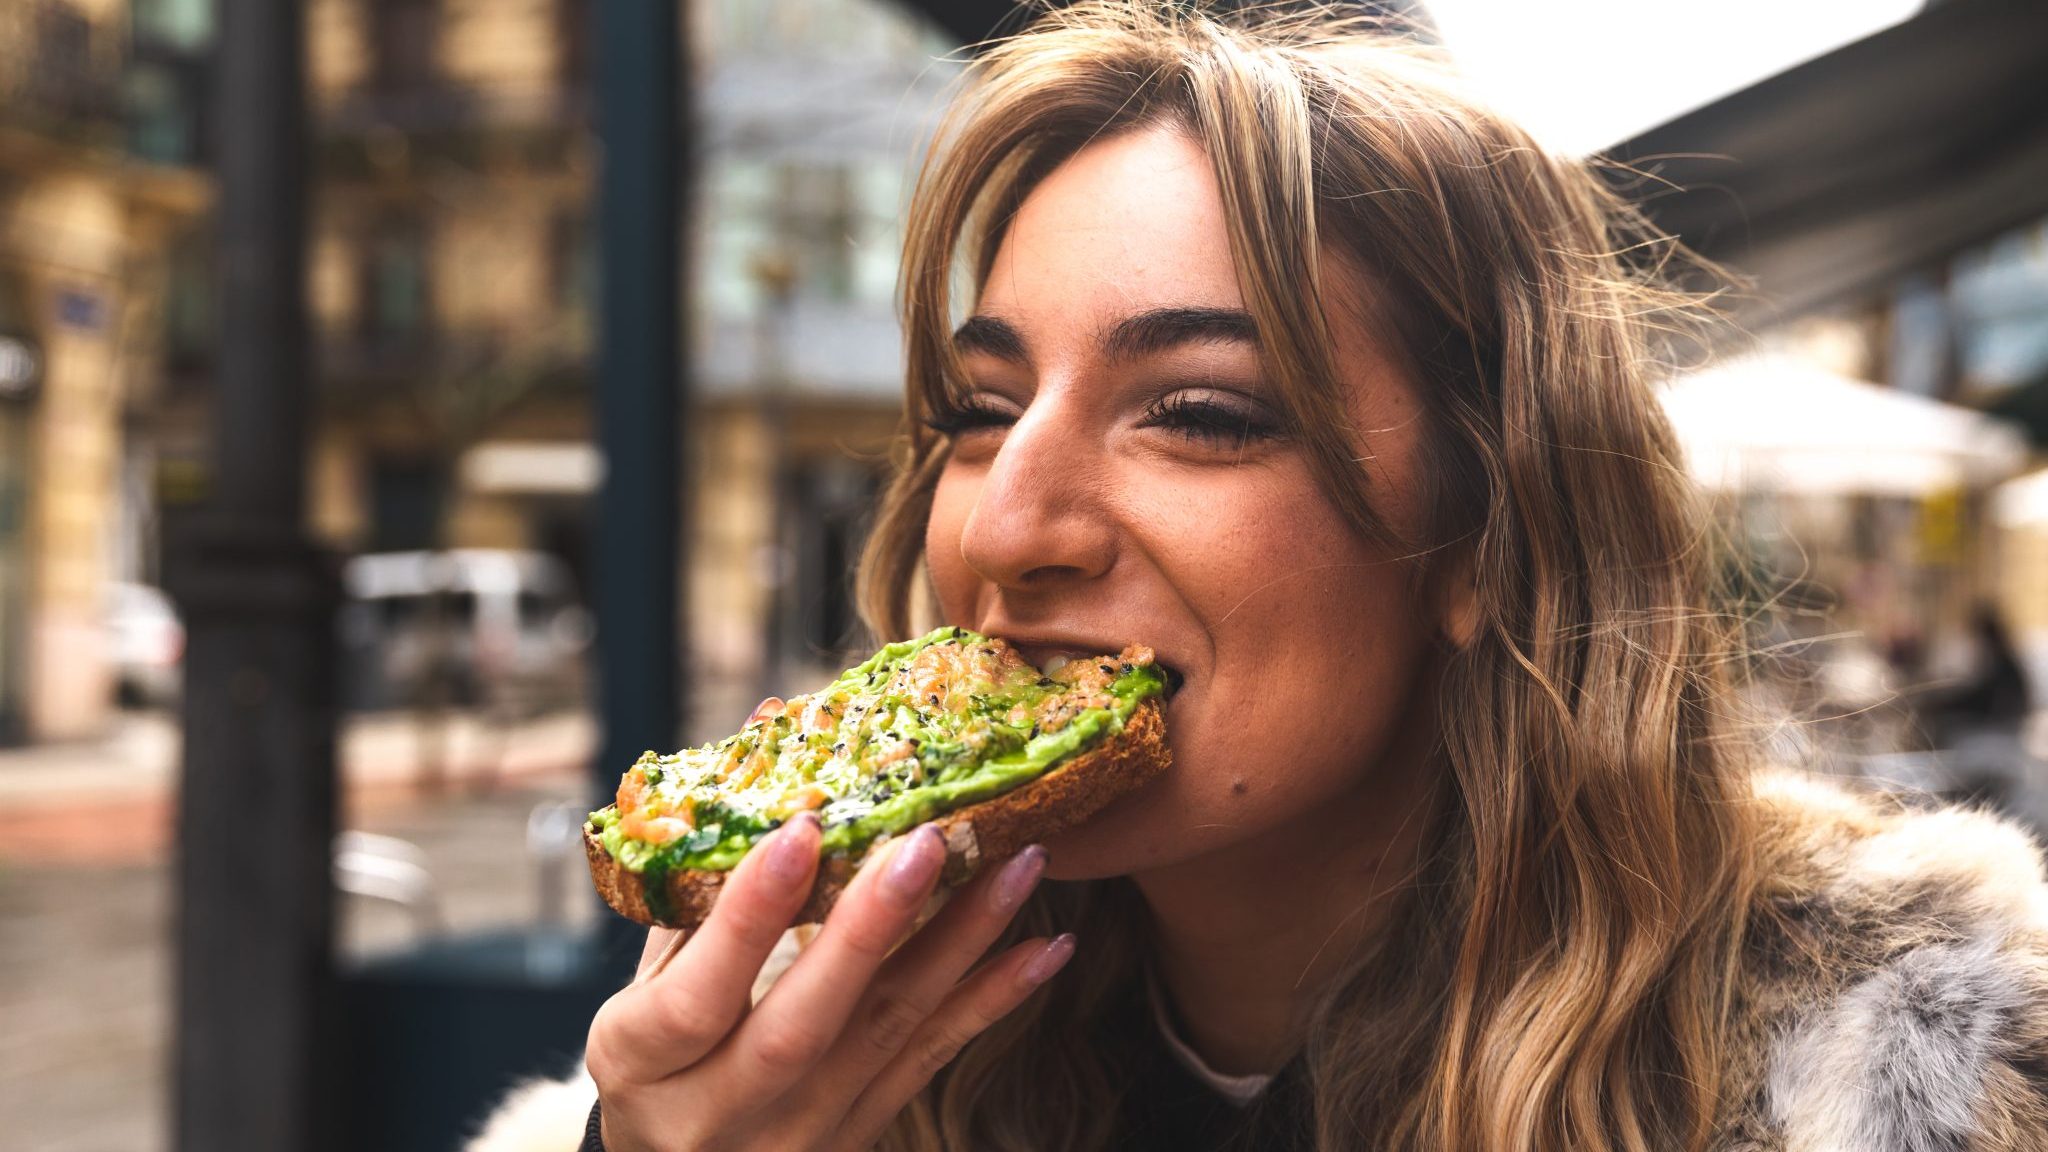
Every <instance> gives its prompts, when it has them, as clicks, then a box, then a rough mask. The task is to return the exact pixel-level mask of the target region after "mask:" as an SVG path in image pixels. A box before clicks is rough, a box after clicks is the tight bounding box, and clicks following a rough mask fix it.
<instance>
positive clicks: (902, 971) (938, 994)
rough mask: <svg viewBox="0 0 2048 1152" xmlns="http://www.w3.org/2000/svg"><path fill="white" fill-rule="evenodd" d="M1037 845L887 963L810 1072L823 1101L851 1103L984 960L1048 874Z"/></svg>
mask: <svg viewBox="0 0 2048 1152" xmlns="http://www.w3.org/2000/svg"><path fill="white" fill-rule="evenodd" d="M1045 863H1046V854H1045V849H1043V848H1040V847H1038V846H1037V845H1033V846H1031V847H1029V848H1026V849H1025V850H1024V851H1022V852H1019V853H1018V854H1017V855H1015V856H1013V857H1011V858H1010V859H1009V860H1007V861H1004V863H1003V865H1002V866H1001V867H1000V868H996V869H994V870H992V871H991V872H989V873H987V874H985V875H983V876H981V877H979V878H977V879H976V880H975V882H974V883H972V884H970V885H968V886H967V887H966V888H965V889H963V890H962V891H961V892H960V893H959V894H958V895H956V896H954V897H953V899H952V900H951V901H949V902H948V903H947V904H946V907H945V909H944V910H943V911H941V912H940V913H939V914H938V915H937V916H936V917H934V918H933V919H932V921H931V922H930V923H928V924H926V925H925V926H924V927H922V928H920V929H918V931H917V934H916V935H915V936H913V937H911V938H910V940H909V941H908V942H906V943H905V944H904V945H903V947H901V948H900V949H898V950H897V951H896V953H895V955H893V956H891V957H890V958H889V961H888V963H887V964H886V965H884V966H883V968H882V971H881V974H880V975H878V976H877V977H876V978H875V982H874V985H873V986H872V987H871V988H869V989H868V992H867V995H866V996H864V997H862V999H861V1002H860V1006H859V1007H858V1008H857V1009H856V1010H855V1011H854V1014H853V1016H852V1018H851V1019H849V1020H848V1021H847V1026H846V1030H845V1031H844V1032H843V1033H842V1034H841V1035H840V1037H839V1039H838V1040H837V1041H835V1042H834V1044H833V1046H832V1051H831V1054H830V1055H829V1056H828V1057H827V1058H826V1060H825V1062H824V1064H823V1065H822V1066H821V1067H819V1068H818V1069H817V1070H816V1071H815V1072H813V1073H812V1081H811V1086H813V1087H815V1088H816V1089H817V1090H818V1094H819V1096H820V1098H822V1099H826V1100H836V1101H839V1102H841V1103H843V1102H844V1101H847V1100H851V1099H853V1098H854V1096H855V1095H857V1094H858V1093H859V1092H860V1091H861V1089H862V1088H863V1087H865V1086H866V1084H867V1082H868V1079H869V1078H870V1077H872V1076H873V1075H874V1072H875V1069H877V1068H880V1067H881V1066H882V1065H884V1064H886V1063H888V1062H889V1061H890V1060H891V1059H893V1058H894V1057H895V1055H896V1053H897V1052H899V1051H901V1050H902V1048H903V1046H904V1044H906V1043H908V1042H909V1040H910V1037H911V1036H912V1035H913V1034H914V1033H915V1032H916V1030H917V1029H918V1027H919V1026H921V1025H922V1024H923V1023H924V1022H925V1020H926V1019H927V1018H929V1017H930V1016H931V1015H932V1014H933V1013H934V1012H936V1011H938V1009H939V1006H940V1005H941V1004H943V1003H944V1002H945V1000H946V997H947V996H948V995H949V994H950V993H951V992H952V991H953V989H954V986H955V985H957V984H959V983H960V978H961V977H962V976H964V975H966V974H967V971H968V969H970V968H972V967H974V965H975V964H976V963H978V962H979V961H980V960H981V959H982V957H984V956H986V955H987V954H988V950H989V948H990V946H992V945H993V944H995V942H996V940H997V939H999V938H1000V937H1001V936H1002V934H1003V930H1004V929H1005V928H1007V927H1008V926H1009V923H1010V921H1011V919H1012V918H1014V917H1015V916H1016V914H1017V910H1018V909H1019V908H1021V907H1023V905H1024V900H1025V898H1026V897H1028V896H1029V895H1031V890H1032V889H1033V888H1035V887H1037V886H1038V880H1039V877H1041V876H1043V875H1044V874H1045Z"/></svg>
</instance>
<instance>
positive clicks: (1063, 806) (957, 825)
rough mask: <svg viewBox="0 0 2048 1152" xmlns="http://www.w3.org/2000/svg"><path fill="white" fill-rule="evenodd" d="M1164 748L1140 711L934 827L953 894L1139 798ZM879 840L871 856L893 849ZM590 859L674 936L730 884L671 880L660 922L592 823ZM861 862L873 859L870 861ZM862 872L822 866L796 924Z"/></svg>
mask: <svg viewBox="0 0 2048 1152" xmlns="http://www.w3.org/2000/svg"><path fill="white" fill-rule="evenodd" d="M1172 759H1173V757H1172V754H1171V753H1170V752H1168V751H1167V747H1166V717H1165V713H1164V711H1163V709H1162V708H1161V707H1160V703H1159V701H1158V700H1156V699H1153V700H1147V701H1145V702H1144V703H1142V704H1140V705H1138V707H1137V708H1136V709H1135V710H1134V711H1133V712H1132V713H1131V718H1130V719H1129V720H1127V721H1125V722H1124V727H1123V731H1121V732H1119V733H1117V734H1116V735H1115V736H1112V737H1111V738H1110V739H1109V740H1108V741H1106V742H1104V743H1103V744H1102V745H1100V746H1099V747H1096V748H1091V749H1089V750H1088V751H1086V752H1084V753H1082V754H1081V755H1079V756H1076V757H1074V758H1073V759H1071V760H1066V761H1062V762H1061V763H1059V764H1057V765H1055V766H1054V767H1053V768H1052V770H1051V771H1049V772H1047V773H1045V775H1043V776H1040V777H1039V778H1038V779H1036V780H1033V781H1031V782H1030V783H1028V784H1025V785H1023V786H1021V787H1018V788H1013V789H1011V790H1010V791H1008V792H1005V793H1003V794H1002V795H1000V796H995V797H992V798H990V799H987V800H983V801H981V802H980V803H978V804H970V805H968V806H967V807H965V808H958V809H955V810H954V811H952V812H948V813H947V814H945V815H944V816H941V817H939V818H938V819H937V820H934V821H933V822H932V823H933V824H934V825H935V826H936V827H937V828H938V829H939V831H940V833H942V834H943V835H944V836H945V839H946V867H945V870H944V871H943V873H942V874H941V877H942V880H943V882H944V883H946V884H947V885H949V886H957V885H959V884H964V883H966V882H967V880H968V879H969V878H970V877H972V876H973V875H974V874H975V873H976V872H978V871H980V869H981V866H982V864H983V863H984V862H985V861H1003V860H1007V859H1009V858H1010V857H1011V856H1013V855H1015V854H1016V853H1018V852H1021V851H1023V850H1024V849H1025V848H1026V847H1029V846H1030V845H1032V844H1036V843H1040V842H1042V841H1044V840H1046V839H1048V838H1050V837H1052V836H1055V835H1058V834H1059V833H1061V832H1064V831H1066V830H1067V829H1069V828H1072V827H1074V826H1075V825H1077V824H1079V823H1081V822H1082V821H1084V820H1086V819H1088V818H1089V817H1091V816H1093V815H1095V814H1096V813H1097V812H1100V811H1101V810H1102V809H1103V808H1105V807H1107V806H1108V805H1109V803H1110V802H1111V801H1113V800H1116V799H1118V798H1119V797H1122V796H1124V795H1126V794H1128V793H1131V792H1134V791H1136V790H1137V789H1138V788H1139V787H1140V786H1142V785H1143V784H1145V782H1147V781H1149V780H1151V779H1152V778H1153V777H1155V776H1157V775H1159V774H1160V773H1161V772H1164V771H1166V769H1167V767H1168V766H1169V765H1170V764H1171V763H1172ZM887 840H888V837H887V836H884V837H882V838H880V839H877V840H876V841H875V842H874V843H873V844H871V845H869V847H868V854H872V853H873V852H874V850H875V849H876V848H878V847H880V846H881V845H882V844H883V843H885V842H887ZM583 852H584V855H585V856H587V857H588V858H589V860H590V878H591V879H592V880H593V881H594V882H596V884H597V891H598V893H599V894H600V895H602V896H603V897H604V902H605V903H606V904H609V905H611V907H612V909H613V911H616V912H617V913H619V914H620V915H621V916H624V917H626V918H627V919H630V920H634V921H637V922H639V923H641V924H646V925H650V926H652V925H657V924H658V925H660V926H662V927H666V928H684V929H689V928H695V927H697V926H698V925H699V924H702V923H703V922H704V920H705V918H706V917H708V916H710V915H711V906H712V904H713V903H714V902H715V901H717V899H718V892H719V889H720V888H723V887H724V886H725V878H726V876H727V875H729V873H727V872H710V871H687V872H671V873H669V874H668V877H667V895H668V903H669V906H670V908H671V909H672V910H673V914H672V915H671V916H669V917H668V918H666V919H657V918H656V917H655V915H654V913H653V911H652V910H650V909H649V908H648V906H647V890H646V886H645V882H644V880H643V878H642V876H641V875H640V874H639V873H637V872H630V871H628V870H627V869H626V868H625V867H624V866H623V865H621V864H620V863H619V862H618V861H617V860H615V859H613V858H612V854H611V853H609V852H607V851H605V849H604V845H603V844H602V843H600V842H599V841H598V838H597V833H596V832H595V831H593V830H592V829H591V827H590V825H588V824H585V825H584V826H583ZM862 859H863V860H864V859H866V856H865V855H864V856H863V857H862ZM858 867H859V865H858V863H857V862H856V861H854V860H852V859H850V858H848V857H845V856H827V857H825V858H824V859H823V860H822V861H820V862H819V867H818V878H817V881H816V882H815V883H814V884H812V886H811V895H810V899H808V900H807V901H805V902H804V906H803V910H802V911H801V912H799V913H797V917H796V919H795V920H794V921H793V923H796V924H816V923H819V922H821V921H823V920H824V919H825V914H826V913H827V912H830V911H831V910H832V905H833V904H834V903H835V902H837V901H838V899H839V894H840V893H841V892H843V891H845V889H846V885H847V883H848V882H849V881H851V880H852V879H853V874H854V872H855V871H856V870H857V869H858Z"/></svg>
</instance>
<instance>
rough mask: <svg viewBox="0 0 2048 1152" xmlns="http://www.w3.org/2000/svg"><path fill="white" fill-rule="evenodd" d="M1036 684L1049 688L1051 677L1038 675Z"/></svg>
mask: <svg viewBox="0 0 2048 1152" xmlns="http://www.w3.org/2000/svg"><path fill="white" fill-rule="evenodd" d="M1038 686H1039V687H1040V688H1050V687H1052V677H1050V676H1040V677H1039V678H1038Z"/></svg>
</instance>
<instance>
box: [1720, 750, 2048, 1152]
mask: <svg viewBox="0 0 2048 1152" xmlns="http://www.w3.org/2000/svg"><path fill="white" fill-rule="evenodd" d="M1757 795H1758V799H1759V801H1760V803H1761V815H1762V821H1761V827H1762V843H1761V845H1760V847H1761V849H1762V854H1763V857H1762V862H1763V867H1764V871H1765V875H1766V876H1767V878H1768V880H1767V883H1766V885H1765V890H1764V892H1763V893H1762V894H1761V895H1762V898H1761V901H1760V906H1759V907H1758V908H1757V915H1756V922H1755V924H1754V926H1753V930H1752V932H1751V934H1750V938H1749V946H1748V948H1747V949H1746V955H1745V963H1744V966H1743V972H1742V975H1741V978H1740V982H1739V984H1738V986H1737V987H1736V988H1735V989H1734V990H1733V991H1734V992H1735V999H1734V1002H1735V1005H1736V1010H1737V1027H1736V1033H1735V1035H1736V1052H1735V1054H1734V1060H1733V1061H1732V1066H1731V1068H1730V1069H1729V1071H1730V1073H1731V1083H1730V1085H1729V1086H1730V1088H1731V1089H1734V1090H1735V1092H1734V1095H1733V1096H1732V1097H1731V1098H1732V1099H1733V1100H1734V1101H1735V1104H1734V1105H1733V1106H1732V1107H1731V1108H1730V1110H1729V1113H1728V1115H1727V1116H1726V1117H1725V1119H1724V1123H1723V1125H1722V1138H1721V1140H1720V1141H1719V1142H1718V1143H1717V1146H1716V1147H1717V1152H2008V1150H2010V1152H2022V1150H2027V1152H2044V1150H2048V886H2044V884H2043V880H2042V872H2041V862H2040V856H2039V853H2038V851H2037V849H2036V848H2035V845H2034V844H2033V842H2032V841H2031V840H2030V839H2029V837H2028V836H2027V835H2026V834H2025V833H2024V832H2022V831H2021V830H2020V829H2019V828H2018V827H2017V826H2015V825H2013V824H2011V823H2009V822H2007V821H2004V820H2002V819H1999V818H1997V817H1995V816H1992V815H1989V814H1987V813H1983V812H1979V811H1973V810H1970V809H1963V808H1920V809H1915V808H1911V807H1908V806H1906V805H1904V804H1902V803H1900V802H1897V801H1893V800H1888V799H1882V798H1876V797H1867V796H1859V795H1854V794H1851V793H1849V792H1848V791H1846V790H1844V789H1842V788H1840V787H1838V786H1835V785H1832V784H1827V783H1823V782H1820V781H1817V780H1813V779H1810V778H1806V777H1802V776H1795V775H1789V774H1771V775H1767V776H1764V777H1761V778H1760V779H1759V781H1758V788H1757Z"/></svg>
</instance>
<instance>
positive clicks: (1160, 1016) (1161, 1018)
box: [1145, 977, 1273, 1108]
mask: <svg viewBox="0 0 2048 1152" xmlns="http://www.w3.org/2000/svg"><path fill="white" fill-rule="evenodd" d="M1145 995H1146V998H1147V999H1149V1000H1151V1001H1152V1019H1153V1021H1154V1022H1156V1023H1157V1024H1158V1025H1159V1035H1160V1037H1161V1038H1163V1039H1164V1040H1165V1041H1166V1050H1167V1051H1168V1052H1171V1053H1173V1058H1174V1059H1175V1060H1177V1061H1179V1062H1180V1066H1181V1067H1183V1068H1185V1069H1187V1070H1188V1073H1189V1074H1190V1075H1192V1076H1193V1077H1194V1078H1195V1079H1197V1080H1200V1081H1201V1082H1202V1083H1203V1084H1206V1085H1208V1087H1209V1090H1210V1091H1212V1092H1214V1093H1216V1094H1217V1095H1218V1096H1221V1097H1223V1098H1224V1099H1225V1100H1228V1101H1230V1102H1231V1103H1232V1104H1235V1105H1237V1106H1238V1107H1240V1108H1242V1107H1244V1106H1245V1105H1247V1104H1250V1103H1251V1102H1252V1101H1254V1100H1256V1099H1258V1098H1259V1095H1260V1094H1261V1093H1263V1092H1264V1091H1265V1090H1266V1089H1267V1087H1268V1086H1270V1085H1271V1084H1272V1083H1273V1077H1271V1076H1269V1075H1265V1074H1262V1073H1258V1072H1254V1073H1251V1074H1250V1075H1246V1076H1226V1075H1224V1074H1223V1073H1221V1072H1218V1071H1216V1070H1215V1069H1214V1068H1211V1067H1209V1065H1208V1062H1207V1061H1205V1060H1203V1059H1202V1056H1201V1053H1199V1052H1196V1051H1195V1050H1194V1049H1193V1048H1190V1047H1188V1043H1187V1041H1185V1040H1182V1039H1181V1038H1180V1033H1178V1032H1176V1031H1174V1027H1173V1015H1172V1013H1170V1012H1168V1011H1167V1010H1166V998H1165V997H1164V996H1161V995H1160V994H1159V982H1158V981H1156V980H1153V979H1150V978H1149V977H1148V978H1147V979H1146V981H1145Z"/></svg>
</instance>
